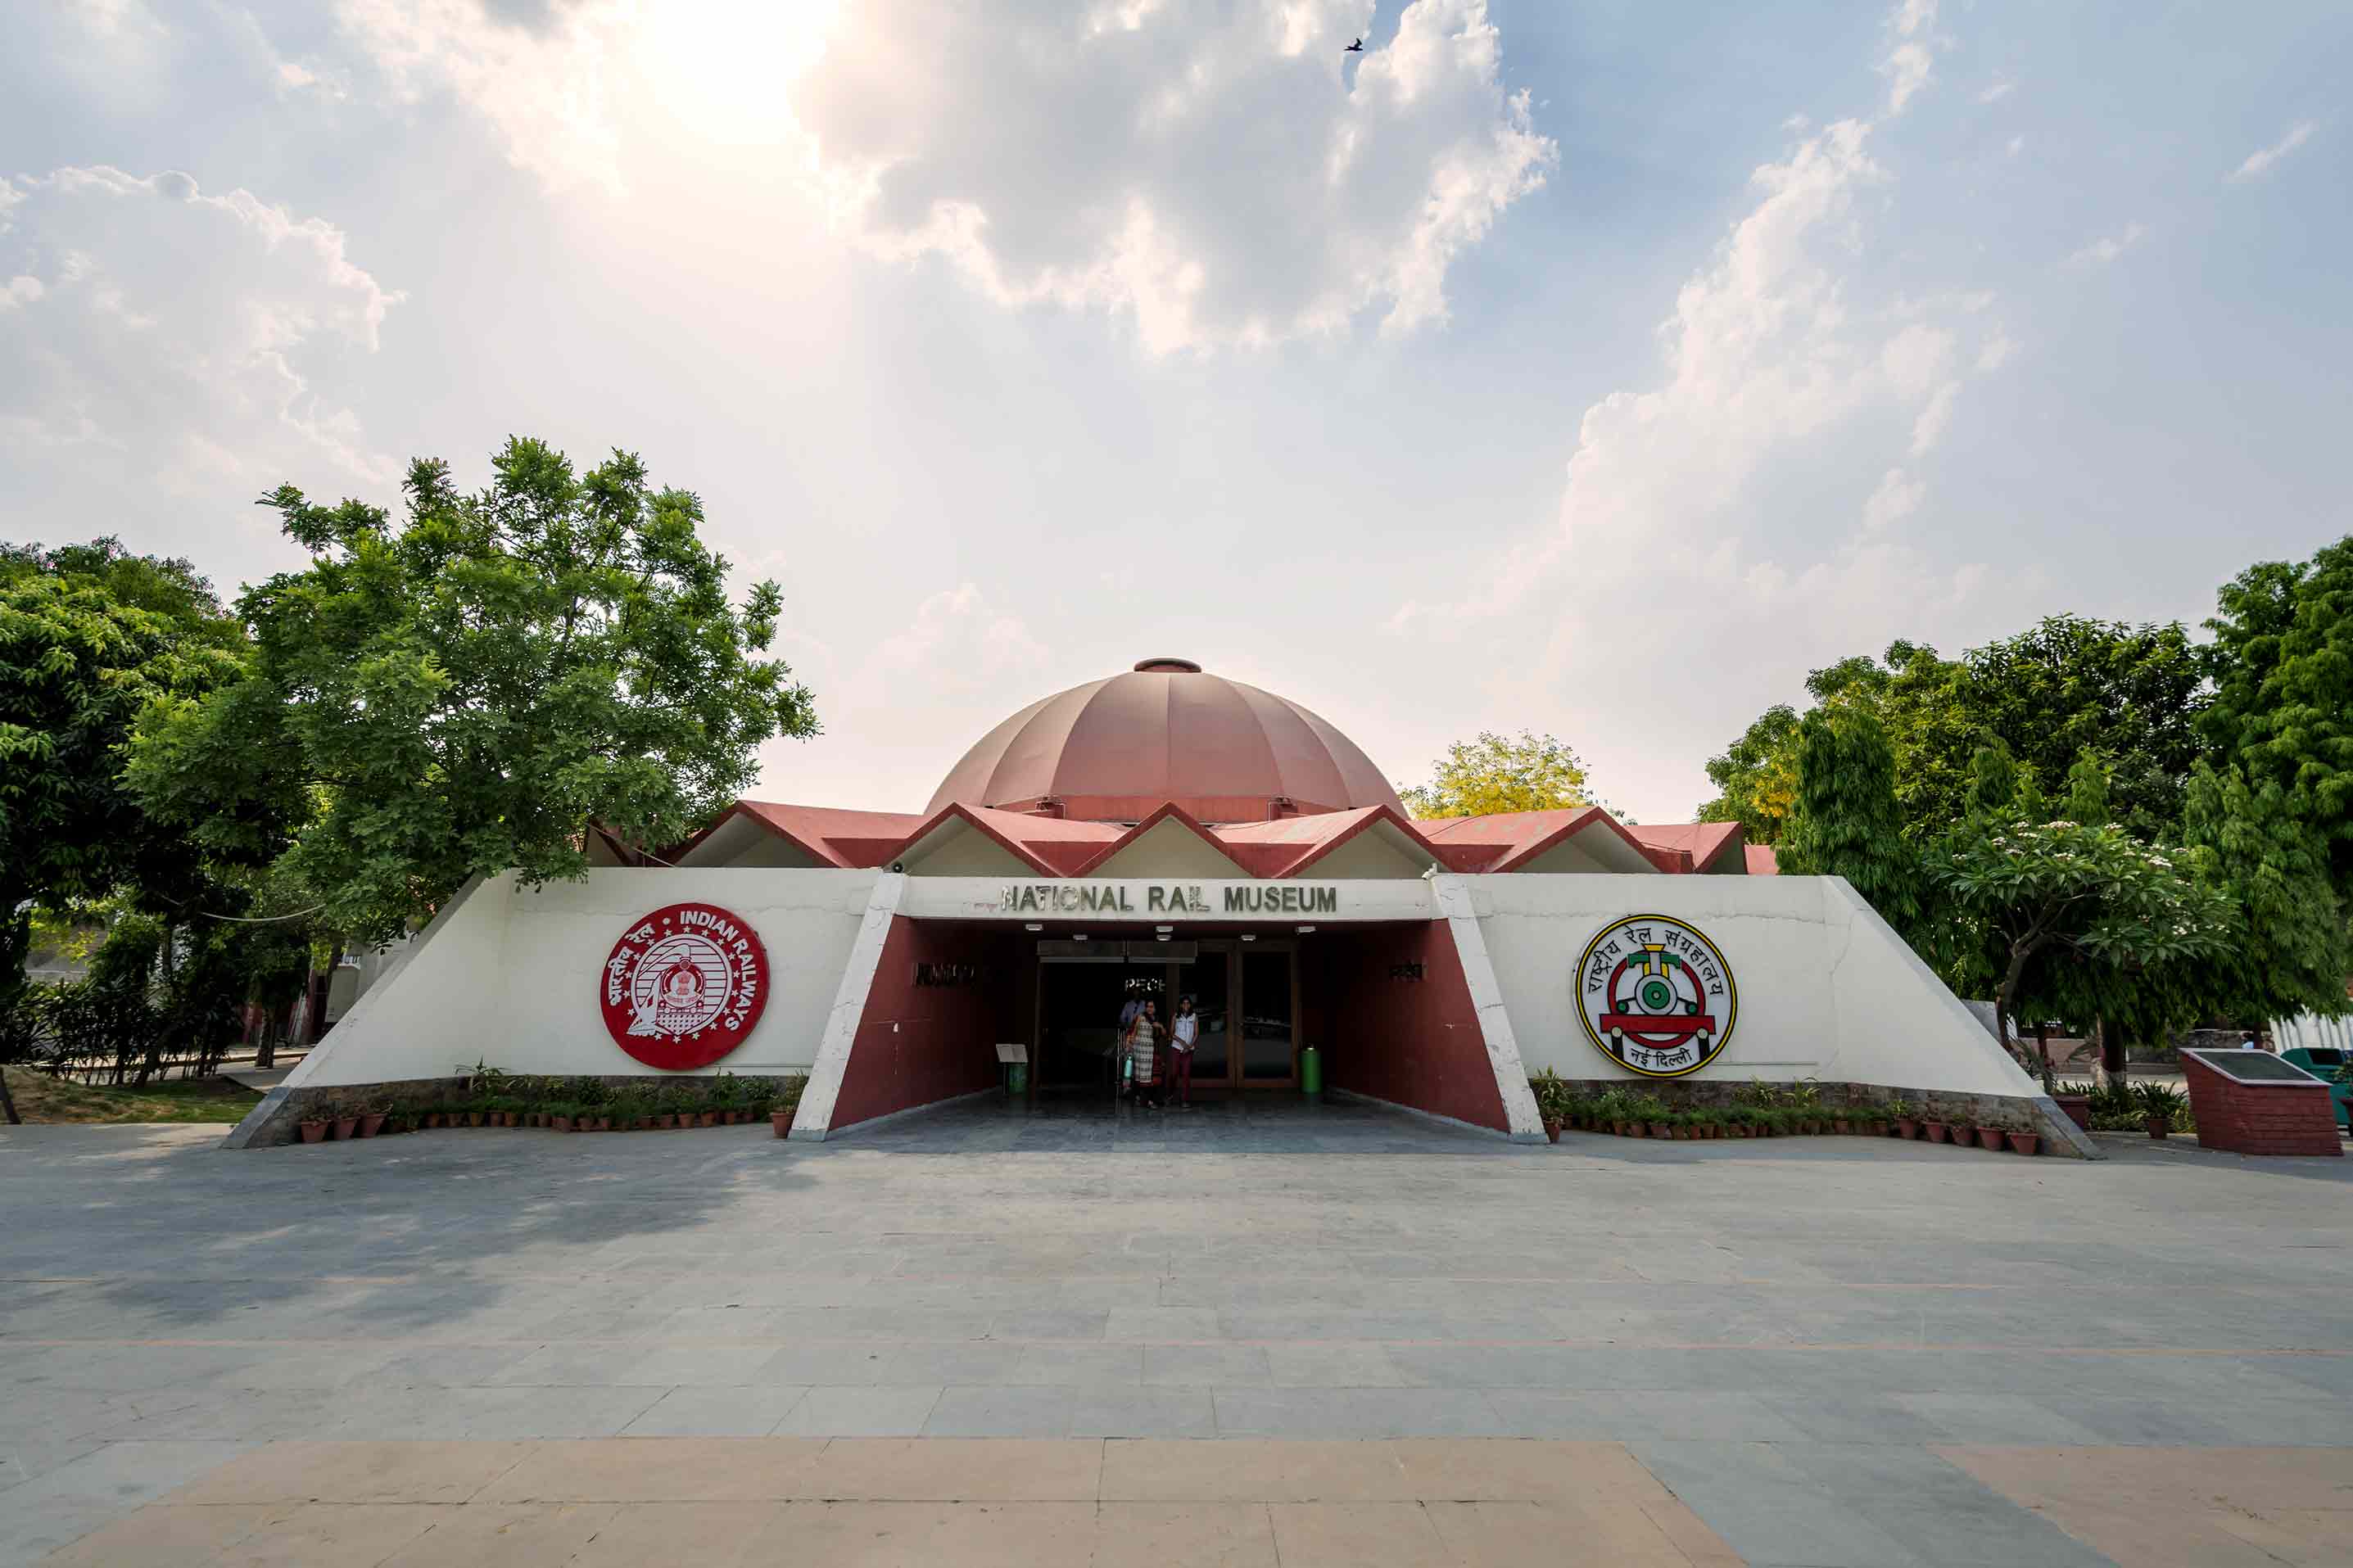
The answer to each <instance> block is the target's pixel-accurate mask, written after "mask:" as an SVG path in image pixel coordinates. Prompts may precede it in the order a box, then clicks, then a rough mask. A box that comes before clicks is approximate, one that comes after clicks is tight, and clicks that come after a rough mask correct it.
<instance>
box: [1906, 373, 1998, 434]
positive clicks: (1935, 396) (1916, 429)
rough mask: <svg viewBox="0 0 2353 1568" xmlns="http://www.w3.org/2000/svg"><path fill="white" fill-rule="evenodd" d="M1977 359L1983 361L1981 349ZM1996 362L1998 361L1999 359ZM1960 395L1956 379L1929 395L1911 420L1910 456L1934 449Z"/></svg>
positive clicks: (1951, 418) (1959, 387)
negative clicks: (1918, 412) (1917, 413)
mask: <svg viewBox="0 0 2353 1568" xmlns="http://www.w3.org/2000/svg"><path fill="white" fill-rule="evenodd" d="M1984 362H1985V354H1984V353H1983V352H1982V351H1980V352H1979V353H1978V363H1980V364H1982V363H1984ZM1996 363H2000V362H1999V360H1997V361H1996ZM1960 396H1961V384H1960V383H1959V382H1957V381H1948V382H1947V383H1945V384H1943V385H1942V386H1939V387H1938V388H1936V391H1935V392H1934V393H1931V394H1930V395H1929V397H1928V403H1927V406H1926V407H1925V408H1923V409H1921V410H1920V415H1919V417H1918V418H1916V419H1915V420H1913V421H1912V450H1911V456H1913V457H1915V458H1920V457H1926V455H1927V454H1928V453H1929V452H1930V451H1932V450H1934V449H1935V447H1936V443H1937V442H1939V441H1941V440H1943V439H1944V438H1945V431H1946V429H1947V427H1948V426H1951V424H1952V423H1953V405H1955V404H1956V403H1957V402H1959V401H1960Z"/></svg>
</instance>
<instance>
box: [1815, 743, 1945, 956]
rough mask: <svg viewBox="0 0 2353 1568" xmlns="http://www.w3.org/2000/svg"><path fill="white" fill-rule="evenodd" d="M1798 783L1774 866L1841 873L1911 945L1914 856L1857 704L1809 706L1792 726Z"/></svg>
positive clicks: (1890, 761)
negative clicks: (1795, 730)
mask: <svg viewBox="0 0 2353 1568" xmlns="http://www.w3.org/2000/svg"><path fill="white" fill-rule="evenodd" d="M1797 774H1798V787H1797V795H1796V799H1795V802H1794V803H1793V805H1792V806H1791V809H1790V812H1789V825H1788V833H1787V834H1786V835H1785V836H1784V837H1783V838H1782V841H1781V844H1780V846H1779V848H1778V860H1779V864H1780V868H1781V870H1782V871H1783V872H1784V873H1785V874H1788V875H1792V876H1799V877H1844V878H1845V879H1847V881H1848V882H1850V883H1851V884H1852V885H1853V888H1854V890H1855V891H1856V892H1858V893H1860V894H1862V897H1863V900H1864V901H1865V902H1867V903H1869V904H1870V905H1871V907H1872V908H1873V909H1874V910H1878V911H1879V916H1880V918H1881V919H1882V920H1884V921H1886V922H1887V923H1888V924H1889V925H1891V926H1894V928H1895V930H1896V931H1897V932H1898V933H1899V934H1901V935H1902V936H1903V937H1904V939H1905V941H1906V942H1914V943H1915V945H1917V942H1918V939H1919V938H1920V936H1921V935H1922V934H1923V928H1924V926H1925V924H1926V914H1927V910H1926V904H1925V902H1924V900H1922V898H1921V896H1920V895H1921V886H1920V872H1919V859H1918V856H1917V854H1916V852H1915V850H1914V849H1913V848H1912V847H1911V846H1909V845H1907V844H1905V841H1904V820H1903V816H1902V814H1901V813H1900V812H1899V810H1898V809H1897V807H1896V805H1895V752H1894V749H1893V748H1892V747H1890V746H1889V745H1888V743H1887V732H1886V731H1885V730H1884V729H1883V728H1882V727H1881V725H1880V722H1879V721H1878V720H1877V719H1876V718H1874V717H1873V715H1872V714H1871V712H1870V711H1869V710H1867V709H1862V708H1849V709H1841V708H1833V707H1824V708H1817V709H1815V710H1813V711H1812V712H1810V713H1809V714H1807V715H1806V717H1805V720H1804V721H1803V722H1802V723H1800V724H1799V729H1798V748H1797Z"/></svg>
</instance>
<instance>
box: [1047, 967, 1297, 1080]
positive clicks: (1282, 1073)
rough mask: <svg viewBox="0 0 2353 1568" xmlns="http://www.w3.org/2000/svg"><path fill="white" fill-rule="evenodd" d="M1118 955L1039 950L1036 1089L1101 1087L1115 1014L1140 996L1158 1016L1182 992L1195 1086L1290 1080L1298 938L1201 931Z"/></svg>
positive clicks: (1110, 1068)
mask: <svg viewBox="0 0 2353 1568" xmlns="http://www.w3.org/2000/svg"><path fill="white" fill-rule="evenodd" d="M1114 945H1116V946H1130V947H1132V948H1133V949H1134V950H1135V951H1134V952H1130V953H1128V954H1125V955H1105V954H1101V953H1090V954H1088V955H1086V956H1071V957H1065V956H1048V955H1044V954H1041V955H1040V957H1039V963H1038V998H1039V1000H1038V1014H1037V1016H1038V1020H1039V1029H1038V1041H1037V1052H1038V1061H1037V1064H1036V1070H1035V1072H1034V1074H1033V1075H1032V1076H1033V1081H1034V1082H1035V1083H1036V1085H1037V1087H1038V1089H1039V1091H1040V1092H1044V1093H1053V1094H1075V1093H1099V1094H1109V1093H1111V1092H1112V1091H1113V1089H1114V1088H1115V1087H1116V1085H1117V1083H1118V1080H1119V1065H1120V1064H1119V1057H1118V1052H1117V1043H1118V1038H1119V1020H1120V1013H1121V1009H1122V1008H1123V1007H1124V1005H1125V1004H1126V1003H1127V1002H1128V1001H1129V1000H1131V999H1134V1000H1138V1001H1149V1002H1151V1003H1152V1004H1153V1008H1154V1012H1155V1015H1156V1016H1157V1017H1158V1018H1159V1019H1160V1020H1161V1022H1162V1024H1163V1025H1164V1026H1166V1022H1167V1020H1168V1019H1170V1018H1171V1017H1173V1016H1175V1014H1176V1005H1177V1004H1178V1002H1179V1001H1180V1000H1182V999H1183V998H1185V997H1187V996H1190V997H1191V998H1192V999H1193V1006H1194V1010H1195V1012H1196V1013H1198V1015H1199V1016H1200V1020H1201V1026H1200V1035H1199V1038H1198V1047H1197V1048H1196V1050H1195V1054H1194V1058H1193V1089H1194V1092H1195V1093H1197V1094H1219V1093H1231V1092H1233V1091H1235V1090H1239V1089H1288V1088H1292V1087H1294V1086H1296V1085H1297V1083H1298V1082H1299V1047H1300V1045H1301V1043H1302V1042H1301V1037H1300V1008H1299V973H1298V959H1299V954H1298V949H1297V944H1296V943H1294V942H1289V941H1250V942H1245V941H1242V940H1240V938H1214V937H1213V938H1204V939H1199V940H1196V941H1189V942H1182V943H1170V944H1167V951H1168V952H1169V954H1170V956H1169V957H1167V958H1166V959H1163V958H1161V957H1159V956H1158V952H1159V951H1160V950H1159V949H1157V948H1155V947H1154V946H1153V945H1152V944H1149V943H1146V942H1138V943H1134V944H1124V943H1122V944H1114V943H1099V944H1096V946H1098V947H1109V946H1114Z"/></svg>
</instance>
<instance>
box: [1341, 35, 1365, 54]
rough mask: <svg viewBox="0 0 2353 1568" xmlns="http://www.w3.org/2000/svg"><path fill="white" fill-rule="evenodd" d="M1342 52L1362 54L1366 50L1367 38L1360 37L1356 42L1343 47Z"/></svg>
mask: <svg viewBox="0 0 2353 1568" xmlns="http://www.w3.org/2000/svg"><path fill="white" fill-rule="evenodd" d="M1340 52H1341V53H1342V54H1344V55H1361V54H1363V53H1364V52H1365V40H1364V39H1362V38H1358V39H1357V40H1356V42H1355V43H1353V44H1350V45H1349V46H1348V47H1346V48H1345V49H1342V50H1341V51H1340Z"/></svg>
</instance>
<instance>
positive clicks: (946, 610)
mask: <svg viewBox="0 0 2353 1568" xmlns="http://www.w3.org/2000/svg"><path fill="white" fill-rule="evenodd" d="M1045 660H1046V649H1045V647H1044V645H1042V644H1040V643H1039V641H1038V639H1037V638H1036V637H1032V636H1030V635H1029V626H1028V625H1027V624H1026V623H1024V622H1023V621H1022V619H1021V618H1020V617H1019V616H1014V615H1010V614H1008V613H1006V612H1004V611H1001V610H999V609H997V607H995V606H994V605H991V604H990V603H989V601H988V598H987V595H984V594H983V593H982V592H981V591H980V589H979V588H978V587H977V586H976V585H975V584H971V583H961V584H957V585H956V586H955V587H953V588H945V589H942V590H941V591H940V592H938V593H936V594H934V595H931V596H930V597H928V598H926V599H925V600H924V601H923V603H922V604H921V605H917V606H916V608H915V618H914V620H913V622H912V623H910V624H909V626H907V628H906V629H905V630H904V631H902V632H900V633H898V634H897V635H896V636H893V637H888V638H886V639H884V641H883V643H882V646H881V649H880V651H879V652H878V654H877V655H876V658H875V666H876V668H877V670H878V671H879V672H881V674H882V676H883V677H884V679H885V681H886V683H887V684H896V683H898V682H901V681H904V680H907V679H919V680H920V681H922V682H923V689H925V691H927V692H929V693H931V694H934V695H936V694H938V693H940V692H942V691H976V692H990V691H995V692H1003V691H1018V690H1022V689H1026V682H1025V680H1024V679H1022V678H1023V677H1026V676H1029V675H1031V674H1034V673H1035V672H1036V670H1037V669H1038V668H1039V667H1040V666H1041V665H1043V664H1044V663H1045Z"/></svg>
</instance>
